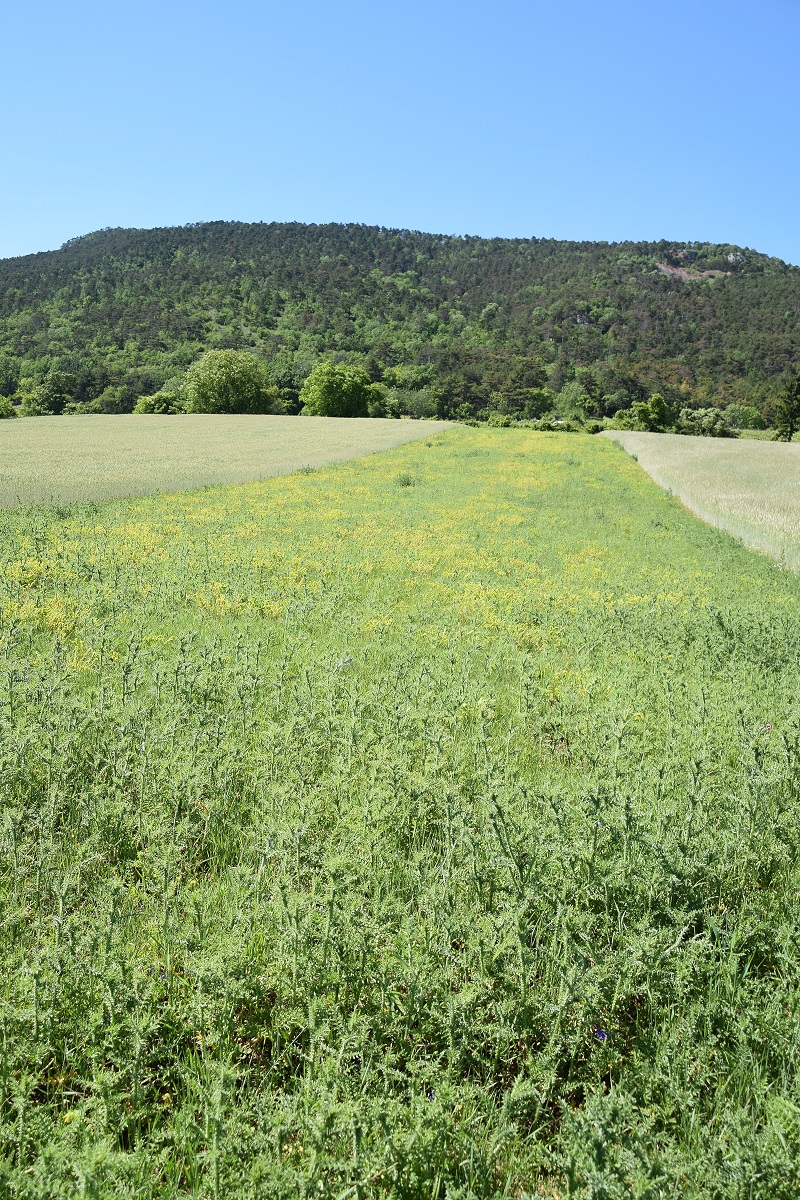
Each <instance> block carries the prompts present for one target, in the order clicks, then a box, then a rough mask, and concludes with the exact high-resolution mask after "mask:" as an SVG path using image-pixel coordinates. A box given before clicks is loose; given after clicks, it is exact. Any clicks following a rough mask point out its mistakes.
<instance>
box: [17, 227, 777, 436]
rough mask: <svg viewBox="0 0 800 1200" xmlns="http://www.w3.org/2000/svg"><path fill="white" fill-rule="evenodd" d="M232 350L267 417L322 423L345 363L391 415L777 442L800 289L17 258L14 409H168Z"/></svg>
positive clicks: (472, 247) (627, 263)
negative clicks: (686, 429) (255, 377)
mask: <svg viewBox="0 0 800 1200" xmlns="http://www.w3.org/2000/svg"><path fill="white" fill-rule="evenodd" d="M670 272H673V273H670ZM674 272H679V274H675V273H674ZM225 350H232V351H240V352H245V353H247V354H249V355H250V356H251V357H253V358H254V359H256V360H258V362H259V363H260V364H261V366H262V368H263V375H264V379H265V380H266V382H265V384H264V386H265V387H266V388H267V389H268V391H269V397H268V400H267V401H265V403H267V404H268V407H269V411H283V412H289V413H292V412H299V411H300V410H301V408H304V407H306V404H305V401H301V392H302V390H303V388H304V385H305V383H306V381H307V380H308V378H309V377H310V375H311V373H312V371H313V370H314V368H315V367H316V366H318V365H319V364H321V363H325V362H329V363H333V364H335V365H337V366H341V367H348V368H352V369H354V370H358V371H363V372H365V373H366V376H367V377H368V380H369V386H372V385H374V386H375V387H376V388H377V391H376V392H373V393H372V399H371V401H370V404H371V405H372V408H373V409H374V410H376V411H377V410H378V409H380V408H381V406H383V407H384V408H385V411H386V412H387V413H388V414H389V415H391V414H392V413H396V414H397V415H409V416H440V417H459V418H460V419H468V420H469V419H478V420H482V419H492V420H494V421H500V422H501V421H503V420H504V419H509V420H529V421H530V420H536V421H541V420H547V419H553V420H560V421H565V422H568V421H573V422H586V421H587V420H588V421H591V420H614V421H617V420H620V421H623V422H624V421H625V420H632V419H633V416H632V414H633V412H634V405H637V404H638V405H642V404H649V403H650V402H651V399H652V398H653V397H654V396H659V397H661V398H662V400H663V402H664V404H665V405H666V406H667V407H668V409H669V412H670V414H671V419H672V420H673V423H676V422H683V424H684V425H688V424H691V423H692V422H694V423H695V424H696V425H698V426H699V425H702V424H703V423H704V422H705V424H706V425H708V426H709V427H710V426H712V425H713V424H714V422H715V421H717V422H719V421H720V420H721V421H723V423H726V424H728V425H730V424H732V423H734V424H735V423H739V425H740V427H741V423H742V422H745V423H752V424H755V425H758V424H759V423H767V424H774V423H775V420H776V414H777V408H776V406H777V404H778V401H779V397H780V396H781V395H782V392H783V389H784V388H785V385H786V382H787V380H788V379H789V378H790V375H791V369H792V366H793V364H794V363H797V362H800V271H798V269H797V268H795V267H791V266H787V265H786V264H785V263H782V262H780V260H777V259H773V258H769V257H767V256H765V255H761V254H758V253H756V252H755V251H751V250H748V249H742V248H740V247H734V246H725V245H711V244H692V245H689V244H679V243H671V242H656V243H618V244H607V243H597V242H562V241H554V240H550V239H501V238H494V239H486V238H473V237H466V238H458V237H437V236H435V235H432V234H423V233H416V232H410V231H404V230H387V229H380V228H374V227H367V226H360V225H324V226H314V225H299V224H268V225H267V224H256V225H245V224H239V223H226V222H212V223H205V224H201V225H196V226H188V227H184V228H177V229H158V230H102V231H99V232H98V233H95V234H90V235H88V236H87V237H84V238H79V239H76V240H75V241H73V242H70V243H67V244H66V245H65V246H64V247H62V248H61V250H58V251H53V252H49V253H45V254H38V255H29V256H26V257H23V258H18V259H7V260H4V261H2V262H0V396H3V397H5V398H6V400H7V401H8V402H9V403H10V406H11V408H13V409H14V411H17V412H22V413H27V414H30V415H35V414H36V413H47V414H71V413H80V412H109V413H114V412H132V411H133V410H134V408H136V406H137V405H139V406H140V407H141V405H142V403H143V402H145V401H146V400H148V399H149V400H150V402H152V398H153V397H157V396H158V397H161V400H160V401H159V403H167V402H166V401H165V400H164V397H168V396H170V395H173V396H177V394H178V393H179V392H180V391H181V389H182V388H183V387H184V386H185V380H186V377H187V373H188V372H189V371H190V370H191V369H192V367H193V365H194V364H197V363H198V362H199V361H200V360H202V359H203V358H204V356H206V355H207V354H208V353H209V352H210V351H225ZM365 386H367V385H365ZM378 393H380V394H378ZM5 407H6V408H8V407H9V405H8V404H6V406H5ZM637 411H639V412H641V411H642V410H641V409H639V410H637ZM626 413H627V414H628V415H627V416H626V415H625V414H626ZM681 414H683V415H681ZM692 414H695V415H694V416H693V415H692ZM696 414H700V415H699V416H698V415H696ZM726 414H727V415H726Z"/></svg>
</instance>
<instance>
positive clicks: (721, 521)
mask: <svg viewBox="0 0 800 1200" xmlns="http://www.w3.org/2000/svg"><path fill="white" fill-rule="evenodd" d="M606 436H609V437H611V438H613V440H614V441H616V442H619V443H620V445H622V446H624V448H625V449H626V450H627V451H628V453H629V454H632V455H634V457H635V458H636V459H637V461H638V463H639V465H640V466H641V467H644V469H645V471H647V473H648V475H651V476H652V477H653V479H655V480H656V482H657V483H660V484H661V486H662V487H665V488H668V489H669V490H670V491H671V492H673V493H674V494H675V495H676V496H678V497H680V499H681V500H682V501H683V503H684V504H685V505H686V506H687V508H690V509H691V510H692V512H695V513H697V515H698V516H699V517H702V518H703V520H704V521H708V522H709V524H711V525H716V526H717V528H718V529H725V530H726V531H727V532H728V533H731V534H733V535H734V537H738V538H741V539H742V541H743V542H744V543H745V544H746V545H748V546H753V547H754V548H756V549H759V550H764V551H766V553H767V554H770V555H772V557H773V558H777V559H778V560H779V561H780V562H783V563H785V564H786V565H787V566H790V567H793V568H795V569H797V568H798V567H800V446H794V445H789V444H788V443H785V442H759V441H751V440H747V441H745V440H742V441H738V440H727V439H724V438H703V437H683V436H681V435H679V434H675V433H633V432H629V431H624V432H619V431H615V432H614V433H609V434H608V435H606Z"/></svg>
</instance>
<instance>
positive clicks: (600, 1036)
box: [594, 1027, 610, 1042]
mask: <svg viewBox="0 0 800 1200" xmlns="http://www.w3.org/2000/svg"><path fill="white" fill-rule="evenodd" d="M594 1036H595V1037H596V1038H597V1040H598V1042H604V1041H605V1040H606V1038H607V1037H610V1034H609V1032H608V1030H607V1029H600V1028H599V1027H598V1028H597V1029H595V1031H594Z"/></svg>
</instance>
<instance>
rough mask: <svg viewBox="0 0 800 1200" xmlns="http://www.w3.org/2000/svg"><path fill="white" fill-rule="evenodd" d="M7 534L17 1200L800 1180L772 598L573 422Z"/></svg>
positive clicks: (402, 451)
mask: <svg viewBox="0 0 800 1200" xmlns="http://www.w3.org/2000/svg"><path fill="white" fill-rule="evenodd" d="M88 419H89V418H87V420H88ZM137 419H140V418H137ZM172 419H173V418H165V419H164V420H166V421H169V420H172ZM174 419H175V420H177V419H178V418H174ZM298 424H299V425H300V426H301V427H303V422H302V421H299V422H298ZM2 516H3V534H2V541H1V543H0V544H1V545H2V565H1V566H0V598H1V600H2V608H1V611H2V671H1V673H0V770H1V771H2V792H1V793H0V795H1V796H2V823H1V824H0V837H1V838H2V847H1V848H2V853H0V894H1V895H2V921H3V926H2V939H0V955H1V956H2V959H1V961H2V975H1V977H0V1194H2V1195H8V1196H10V1197H20V1198H23V1197H24V1198H26V1200H27V1198H30V1200H33V1198H37V1200H38V1198H44V1197H55V1196H58V1197H70V1198H71V1197H75V1198H78V1197H107V1196H115V1195H118V1196H124V1197H135V1198H137V1200H138V1198H144V1197H153V1198H155V1197H158V1198H159V1200H163V1198H172V1197H175V1198H177V1197H202V1198H203V1200H206V1198H209V1200H221V1198H223V1197H224V1198H226V1200H227V1198H235V1197H274V1198H279V1197H291V1196H303V1197H312V1196H325V1197H335V1198H338V1200H345V1198H351V1197H352V1198H358V1200H362V1198H367V1197H398V1198H403V1200H412V1198H417V1197H420V1198H422V1197H425V1198H428V1197H441V1198H442V1200H444V1198H445V1197H448V1198H451V1200H456V1198H458V1200H461V1198H464V1200H466V1198H468V1197H500V1196H507V1197H540V1196H544V1197H552V1198H553V1200H555V1198H556V1197H559V1198H562V1200H563V1198H564V1197H568V1196H570V1197H592V1198H597V1200H599V1198H603V1200H615V1198H617V1197H619V1198H622V1197H625V1198H627V1197H639V1198H645V1197H647V1198H655V1197H675V1196H680V1197H689V1198H692V1197H697V1198H699V1197H703V1198H704V1200H705V1198H708V1197H720V1198H721V1197H731V1198H734V1197H735V1198H737V1200H739V1198H741V1200H744V1198H745V1197H747V1198H764V1200H767V1198H769V1200H775V1198H783V1197H786V1198H788V1197H796V1196H797V1194H798V1188H799V1187H800V1165H799V1164H800V1091H799V1089H798V1045H800V1041H799V1035H800V1011H799V1010H798V992H799V991H800V907H799V906H798V903H797V897H798V887H800V703H799V702H798V695H797V668H798V661H800V628H799V627H798V612H799V611H800V610H799V607H798V606H799V605H800V581H798V579H797V578H796V577H795V576H794V575H793V574H790V573H789V572H787V571H785V570H783V569H781V568H780V567H779V566H778V565H777V564H775V563H773V562H771V561H770V560H768V559H767V558H766V557H764V556H762V555H759V554H755V553H753V552H751V551H748V550H746V549H744V548H743V547H742V546H741V545H740V544H738V543H737V542H736V541H735V540H734V539H733V538H731V537H729V536H728V535H727V534H725V533H722V532H719V531H717V530H715V529H712V528H710V527H708V526H706V525H704V524H702V523H701V522H700V521H698V520H697V519H696V518H695V517H693V516H692V515H691V514H689V513H688V512H687V511H686V510H685V509H684V508H683V507H682V505H681V504H680V503H679V502H678V501H677V500H676V499H673V498H672V497H670V496H669V495H668V494H666V493H665V492H664V491H662V490H661V489H660V488H659V487H658V486H657V485H656V484H655V483H654V482H653V481H652V480H651V479H650V478H648V477H647V475H645V474H644V472H643V471H642V470H641V469H640V467H639V466H638V465H637V464H636V463H635V462H634V461H633V460H632V459H631V458H629V457H628V456H626V455H625V454H624V453H623V452H622V450H620V449H619V448H618V447H617V446H615V445H613V444H612V443H611V442H609V441H608V440H606V439H602V438H591V437H588V436H583V435H579V434H572V435H557V434H552V435H551V434H541V433H536V432H530V431H528V432H526V431H516V430H506V429H497V430H491V429H488V430H487V429H480V430H478V429H471V428H466V427H460V428H457V429H451V430H450V431H449V432H439V431H435V430H432V431H431V432H430V435H429V436H427V437H426V438H425V439H423V440H418V441H415V442H413V443H409V444H407V445H404V446H401V447H397V448H395V449H392V450H388V451H386V452H385V453H381V454H375V455H371V456H368V457H363V458H356V459H352V460H350V461H347V462H344V463H340V464H338V465H333V466H328V467H325V468H322V469H319V470H305V471H302V472H297V473H295V474H291V475H285V476H282V477H275V478H271V479H266V480H261V481H260V482H255V483H243V484H238V485H235V486H224V487H218V488H207V489H204V490H202V491H196V492H182V493H175V494H158V495H152V496H148V497H144V498H134V499H127V500H110V501H106V502H103V503H101V502H99V501H84V502H82V503H78V504H74V505H72V506H65V505H63V504H62V505H59V506H55V507H54V506H31V507H21V508H17V509H9V510H7V511H5V512H4V513H3V515H2Z"/></svg>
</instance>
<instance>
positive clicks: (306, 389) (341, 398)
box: [300, 362, 385, 417]
mask: <svg viewBox="0 0 800 1200" xmlns="http://www.w3.org/2000/svg"><path fill="white" fill-rule="evenodd" d="M300 403H301V404H302V405H303V408H302V409H301V412H302V413H304V414H305V415H306V416H309V417H368V416H384V415H385V401H384V397H383V394H382V392H381V391H380V389H378V388H376V387H374V385H373V384H372V382H371V381H370V377H369V375H368V374H367V372H366V371H365V370H364V369H363V368H362V367H348V366H344V365H343V364H340V363H332V362H323V363H319V364H318V365H317V366H316V367H315V368H314V370H313V371H312V372H311V374H310V375H309V377H308V379H307V380H306V382H305V383H304V384H303V390H302V391H301V393H300ZM371 406H372V408H373V411H372V412H370V407H371Z"/></svg>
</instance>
